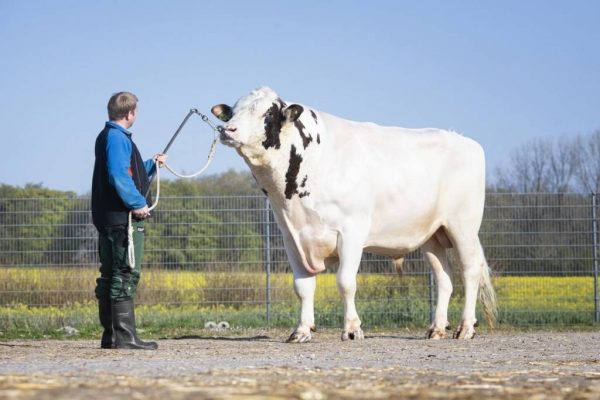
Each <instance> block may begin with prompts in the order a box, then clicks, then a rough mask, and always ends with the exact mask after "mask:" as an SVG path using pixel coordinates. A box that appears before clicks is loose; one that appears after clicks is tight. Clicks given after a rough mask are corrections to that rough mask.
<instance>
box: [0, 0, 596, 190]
mask: <svg viewBox="0 0 600 400" xmlns="http://www.w3.org/2000/svg"><path fill="white" fill-rule="evenodd" d="M599 20H600V2H599V1H591V0H590V1H577V0H575V1H552V0H545V1H541V0H526V1H523V0H507V1H501V2H492V1H474V0H473V1H428V0H425V1H377V0H374V1H328V0H321V1H311V0H307V1H296V2H293V1H260V0H256V1H235V0H232V1H228V2H225V1H141V0H140V1H80V0H79V1H61V0H55V1H41V0H40V1H25V0H23V1H21V0H0V51H1V54H2V62H0V120H1V121H2V124H1V128H0V135H1V139H2V144H3V148H4V151H3V154H2V157H1V159H2V161H1V166H2V168H1V169H0V183H7V184H11V185H24V184H26V183H42V184H43V185H44V186H46V187H50V188H53V189H60V190H72V191H75V192H77V193H81V194H83V193H86V192H88V191H89V189H90V182H91V174H92V169H93V162H94V160H93V158H94V157H93V145H94V140H95V137H96V135H97V134H98V132H99V131H100V130H101V129H102V127H103V125H104V122H105V121H106V103H107V101H108V98H109V97H110V95H111V94H112V93H114V92H117V91H121V90H128V91H132V92H134V93H136V94H137V95H138V97H139V98H140V104H139V113H138V120H137V122H136V124H135V125H134V127H133V128H132V131H133V132H134V140H135V141H136V143H137V145H138V147H139V148H140V150H141V152H142V154H143V155H144V156H145V157H150V156H151V155H152V154H154V153H156V152H158V151H160V150H162V148H163V147H164V146H165V144H166V143H167V142H168V140H169V138H170V137H171V135H172V134H173V132H174V131H175V129H176V128H177V126H178V125H179V123H180V122H181V120H182V119H183V117H184V116H185V115H186V113H187V112H188V110H189V109H190V108H198V109H199V110H200V111H202V112H204V113H209V110H210V107H211V106H212V105H214V104H217V103H221V102H226V103H230V104H233V103H234V102H235V100H236V99H237V98H239V97H240V96H243V95H245V94H247V93H248V92H249V91H250V90H252V89H253V88H256V87H259V86H263V85H267V86H270V87H271V88H273V89H274V90H275V91H277V92H278V93H279V94H280V95H281V96H282V98H284V99H285V100H289V101H298V102H302V103H304V104H308V105H311V106H313V107H314V108H316V109H319V110H322V111H326V112H329V113H331V114H335V115H338V116H341V117H344V118H348V119H352V120H357V121H372V122H376V123H379V124H383V125H396V126H404V127H414V128H417V127H439V128H449V129H454V130H456V131H459V132H461V133H463V134H464V135H466V136H469V137H472V138H474V139H475V140H477V141H479V142H480V143H481V144H482V146H483V147H484V149H485V151H486V155H487V164H488V172H491V171H492V170H493V169H494V168H495V167H496V166H498V165H502V164H505V163H507V162H508V161H509V154H510V151H511V150H512V149H513V148H515V147H517V146H519V145H522V144H523V143H526V142H528V141H530V140H533V139H536V138H546V137H560V136H570V135H577V134H588V133H592V132H593V131H594V130H597V129H600V72H599V71H600V24H598V21H599ZM211 139H212V132H211V131H210V129H208V128H207V127H205V125H204V124H203V122H202V121H201V120H200V119H199V118H195V119H194V120H191V121H190V123H188V125H187V127H186V129H185V130H184V131H183V133H182V134H181V136H180V139H178V140H177V141H176V142H175V144H174V145H173V147H172V150H171V151H170V152H169V155H170V165H172V166H173V167H175V168H177V169H179V170H181V171H186V172H188V173H189V172H193V171H195V170H197V169H199V168H200V167H201V166H202V165H203V164H204V162H205V159H206V154H207V151H208V146H209V144H210V141H211ZM230 168H233V169H236V170H247V167H246V165H245V164H244V163H243V161H242V160H241V158H239V156H238V155H237V154H236V153H235V152H234V151H233V150H231V149H229V148H226V147H224V146H222V145H219V147H218V148H217V154H216V156H215V160H214V161H213V164H212V165H211V166H210V167H209V169H208V170H207V172H206V173H207V174H214V173H220V172H224V171H226V170H228V169H230ZM399 173H401V172H400V171H399ZM166 174H168V173H165V175H166Z"/></svg>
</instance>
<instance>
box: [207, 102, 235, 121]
mask: <svg viewBox="0 0 600 400" xmlns="http://www.w3.org/2000/svg"><path fill="white" fill-rule="evenodd" d="M210 112H212V113H213V115H214V116H215V117H217V118H219V119H220V120H221V121H223V122H227V121H229V120H230V119H231V117H232V116H233V110H232V109H231V107H229V106H228V105H227V104H217V105H216V106H213V108H211V109H210Z"/></svg>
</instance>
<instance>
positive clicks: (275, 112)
mask: <svg viewBox="0 0 600 400" xmlns="http://www.w3.org/2000/svg"><path fill="white" fill-rule="evenodd" d="M277 102H278V103H279V104H277V103H273V104H272V105H271V107H270V108H269V109H268V110H267V112H266V113H265V114H264V116H263V117H264V124H265V136H266V139H265V140H264V142H262V145H263V147H264V148H265V149H269V148H271V147H274V148H275V149H279V148H280V147H281V141H280V140H279V135H280V133H281V124H282V123H283V120H284V118H285V117H284V116H283V114H282V113H281V109H282V108H284V107H285V103H284V102H283V101H282V100H281V99H277Z"/></svg>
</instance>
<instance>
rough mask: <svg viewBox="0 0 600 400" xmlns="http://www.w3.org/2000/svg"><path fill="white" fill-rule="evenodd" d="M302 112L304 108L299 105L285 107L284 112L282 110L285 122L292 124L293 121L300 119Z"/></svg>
mask: <svg viewBox="0 0 600 400" xmlns="http://www.w3.org/2000/svg"><path fill="white" fill-rule="evenodd" d="M303 111H304V108H303V107H302V106H301V105H300V104H292V105H290V106H288V107H286V109H285V110H283V115H284V116H285V120H286V121H288V122H294V121H295V120H297V119H298V118H300V115H302V112H303Z"/></svg>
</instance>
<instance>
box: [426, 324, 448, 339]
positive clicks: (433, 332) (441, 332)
mask: <svg viewBox="0 0 600 400" xmlns="http://www.w3.org/2000/svg"><path fill="white" fill-rule="evenodd" d="M449 329H450V325H446V329H440V328H437V327H435V326H432V327H431V328H429V330H428V331H427V339H432V340H440V339H445V338H447V337H448V330H449Z"/></svg>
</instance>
